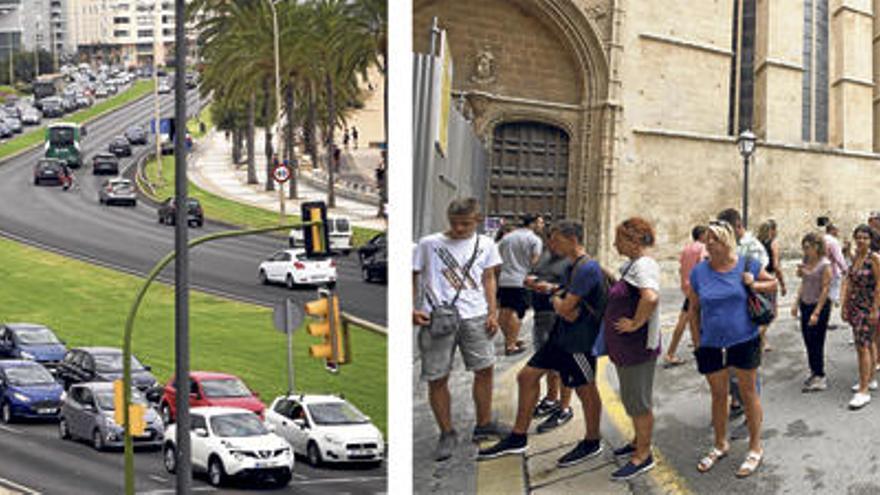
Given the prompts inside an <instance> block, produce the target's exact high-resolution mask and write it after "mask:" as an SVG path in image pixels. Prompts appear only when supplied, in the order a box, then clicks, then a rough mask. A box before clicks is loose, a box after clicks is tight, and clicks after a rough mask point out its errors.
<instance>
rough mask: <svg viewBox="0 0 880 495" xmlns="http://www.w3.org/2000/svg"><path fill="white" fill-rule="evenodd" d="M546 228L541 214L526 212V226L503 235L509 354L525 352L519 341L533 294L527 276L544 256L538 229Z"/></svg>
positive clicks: (502, 294)
mask: <svg viewBox="0 0 880 495" xmlns="http://www.w3.org/2000/svg"><path fill="white" fill-rule="evenodd" d="M543 231H544V219H543V218H541V217H540V216H537V215H525V216H523V219H522V227H520V228H518V229H516V230H514V231H513V232H511V233H509V234H507V235H505V236H504V237H502V238H501V242H499V243H498V253H499V254H500V255H501V260H502V261H503V264H502V265H501V270H500V271H499V273H498V305H499V306H500V307H501V311H500V314H499V316H498V320H499V323H500V324H501V331H502V332H503V333H504V351H505V354H506V355H508V356H511V355H514V354H519V353H522V352H525V350H526V347H525V344H524V343H523V342H522V341H521V340H519V331H520V327H521V326H522V319H523V317H524V316H525V314H526V310H527V309H528V308H529V295H528V292H527V291H526V288H525V285H524V282H525V279H526V276H527V275H528V274H529V273H530V272H531V270H532V268H533V267H534V266H535V264H536V263H537V262H538V258H540V257H541V251H542V250H543V242H542V241H541V238H540V237H538V234H537V232H543Z"/></svg>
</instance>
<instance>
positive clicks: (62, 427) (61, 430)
mask: <svg viewBox="0 0 880 495" xmlns="http://www.w3.org/2000/svg"><path fill="white" fill-rule="evenodd" d="M58 436H59V437H60V438H61V439H62V440H67V439H69V438H70V430H68V429H67V420H66V419H64V418H61V419H59V420H58Z"/></svg>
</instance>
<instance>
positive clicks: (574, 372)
mask: <svg viewBox="0 0 880 495" xmlns="http://www.w3.org/2000/svg"><path fill="white" fill-rule="evenodd" d="M528 366H531V367H532V368H538V369H541V370H553V371H556V372H558V373H559V377H560V378H561V379H562V384H563V385H565V386H566V387H569V388H576V387H580V386H581V385H587V384H589V383H593V382H595V381H596V358H595V357H594V356H591V355H589V354H586V353H582V352H577V353H574V354H571V353H568V352H565V351H564V350H562V349H561V348H560V347H559V346H558V345H557V344H556V343H555V342H554V341H552V340H551V341H550V342H548V343H547V344H546V345H545V346H544V347H541V348H540V349H538V352H536V353H535V354H534V355H532V357H531V358H530V359H529V362H528Z"/></svg>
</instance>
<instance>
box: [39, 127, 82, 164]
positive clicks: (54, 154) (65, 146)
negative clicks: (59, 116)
mask: <svg viewBox="0 0 880 495" xmlns="http://www.w3.org/2000/svg"><path fill="white" fill-rule="evenodd" d="M86 134H87V133H86V128H85V127H84V126H80V125H79V124H74V123H71V122H58V123H55V124H50V125H49V126H48V127H47V128H46V143H45V145H44V150H45V153H44V155H45V157H46V158H57V159H59V160H64V161H65V162H67V166H68V167H71V168H79V167H81V166H82V162H83V160H82V148H81V147H80V141H81V140H82V138H83V137H85V136H86Z"/></svg>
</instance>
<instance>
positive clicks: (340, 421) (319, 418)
mask: <svg viewBox="0 0 880 495" xmlns="http://www.w3.org/2000/svg"><path fill="white" fill-rule="evenodd" d="M308 408H309V412H310V413H311V414H312V419H313V420H315V423H317V424H319V425H358V424H364V423H367V422H368V421H369V420H368V419H367V417H366V416H364V415H363V414H361V412H360V411H358V410H357V409H355V408H354V406H352V405H351V404H349V403H348V402H325V403H322V404H310V405H309V406H308Z"/></svg>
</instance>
